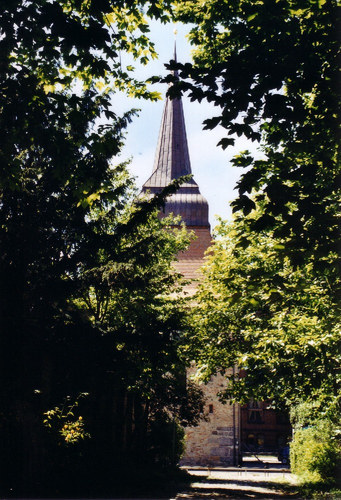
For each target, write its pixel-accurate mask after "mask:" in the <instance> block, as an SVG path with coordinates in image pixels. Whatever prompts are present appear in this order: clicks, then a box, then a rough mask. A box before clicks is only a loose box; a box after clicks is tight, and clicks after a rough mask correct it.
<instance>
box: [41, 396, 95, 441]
mask: <svg viewBox="0 0 341 500" xmlns="http://www.w3.org/2000/svg"><path fill="white" fill-rule="evenodd" d="M86 396H88V394H86V393H82V394H80V395H79V396H78V397H77V399H76V400H75V401H74V402H72V401H70V399H71V398H70V397H67V398H66V399H65V401H64V403H63V405H62V407H59V406H56V407H55V408H53V409H52V410H48V411H46V412H45V413H44V416H45V420H44V421H43V423H44V425H45V426H46V427H47V428H48V429H50V430H51V431H52V432H54V433H57V434H58V437H59V443H61V442H63V443H66V444H75V443H78V442H79V441H80V440H81V439H86V438H90V437H91V436H90V434H89V433H87V432H85V428H84V420H83V417H82V415H79V416H78V417H77V416H76V415H75V409H76V408H77V407H78V400H79V399H80V398H82V397H86ZM60 439H61V440H60Z"/></svg>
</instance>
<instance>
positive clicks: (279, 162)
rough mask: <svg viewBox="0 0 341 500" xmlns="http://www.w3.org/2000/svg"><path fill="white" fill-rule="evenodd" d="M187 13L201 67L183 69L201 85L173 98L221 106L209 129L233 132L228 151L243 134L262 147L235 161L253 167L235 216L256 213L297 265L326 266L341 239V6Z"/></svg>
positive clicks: (253, 223) (294, 4)
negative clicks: (340, 203)
mask: <svg viewBox="0 0 341 500" xmlns="http://www.w3.org/2000/svg"><path fill="white" fill-rule="evenodd" d="M177 8H178V18H179V20H181V21H184V22H188V23H191V24H192V28H191V32H190V35H189V38H190V41H191V43H192V44H193V46H194V47H195V50H194V52H193V57H194V63H193V64H189V63H186V64H185V65H181V64H177V68H178V70H179V71H180V76H181V77H182V78H185V79H186V78H187V77H188V78H190V79H191V80H188V79H187V80H186V81H182V82H180V83H179V84H178V85H177V84H176V82H175V85H174V86H172V87H171V89H170V92H171V93H172V94H175V93H177V92H182V91H186V90H187V91H189V95H190V97H191V99H195V100H199V101H201V100H202V99H207V101H209V102H212V103H214V104H215V106H216V108H215V109H216V112H217V114H216V116H214V117H212V118H210V119H207V120H206V121H205V122H204V123H205V128H208V129H211V128H214V127H216V126H217V125H221V126H222V127H223V128H225V129H226V137H224V138H222V140H221V141H220V145H221V146H222V147H223V148H225V147H227V146H228V145H229V144H233V142H234V137H235V136H244V137H246V138H247V139H250V140H252V141H260V143H261V146H262V153H263V155H262V156H263V157H262V159H261V160H255V158H253V156H252V155H251V154H250V153H248V152H246V153H241V154H240V155H238V156H237V157H236V158H234V159H233V164H234V165H235V166H237V167H248V170H247V171H246V172H244V173H242V175H241V178H240V181H239V182H238V184H237V188H238V191H239V197H238V198H237V199H236V200H235V201H234V202H233V209H234V211H235V212H239V214H238V217H244V216H245V215H247V214H249V213H250V212H251V211H252V212H253V214H254V217H253V218H252V219H248V227H249V228H250V229H251V230H252V231H255V232H258V231H262V230H264V229H265V230H266V229H267V228H270V229H274V231H275V233H274V234H275V236H276V237H277V238H283V240H284V244H285V249H284V251H285V253H286V255H288V256H289V257H290V258H291V260H292V262H294V263H295V264H297V263H300V262H302V260H304V257H306V256H313V257H314V258H315V260H316V265H318V266H322V265H324V262H323V261H321V258H323V257H326V256H328V258H329V259H330V258H331V253H333V252H336V251H337V240H338V236H339V229H338V224H339V218H338V207H337V199H338V197H337V191H338V186H339V182H338V179H339V175H340V162H339V136H338V128H339V109H340V92H339V64H338V62H337V60H338V59H337V58H338V57H339V37H338V33H337V31H338V26H339V24H340V21H339V20H340V6H339V4H338V2H337V1H336V0H330V1H329V0H328V1H315V0H300V1H296V0H283V1H274V0H264V1H263V0H262V1H257V2H250V1H249V0H241V1H237V2H231V1H230V0H223V1H221V0H208V1H199V2H197V1H193V2H192V1H187V2H177ZM253 191H254V192H255V193H256V195H255V197H252V196H251V193H252V192H253ZM259 206H262V211H261V212H259V211H258V212H257V211H256V210H255V208H256V207H259ZM243 240H244V244H248V242H249V241H250V240H252V234H251V236H250V234H249V232H248V231H247V232H246V233H245V235H244V236H243ZM335 260H336V256H335V255H334V257H333V259H332V261H333V262H335ZM328 265H330V262H328Z"/></svg>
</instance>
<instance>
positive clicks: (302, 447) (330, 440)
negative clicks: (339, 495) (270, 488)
mask: <svg viewBox="0 0 341 500" xmlns="http://www.w3.org/2000/svg"><path fill="white" fill-rule="evenodd" d="M290 460H291V470H292V472H293V473H294V474H296V475H298V476H299V477H300V478H301V479H303V480H304V482H313V483H320V484H326V485H327V484H334V483H335V480H336V471H337V468H338V467H339V465H340V461H341V453H340V443H339V442H338V440H337V438H336V435H335V432H334V431H333V427H332V424H331V422H329V421H328V420H319V421H316V422H315V423H314V425H312V426H309V427H305V428H301V429H298V430H296V431H295V433H294V438H293V441H292V443H291V447H290Z"/></svg>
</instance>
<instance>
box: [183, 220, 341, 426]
mask: <svg viewBox="0 0 341 500" xmlns="http://www.w3.org/2000/svg"><path fill="white" fill-rule="evenodd" d="M247 226H248V222H247V221H246V222H245V223H243V222H240V221H235V222H232V223H224V222H222V221H221V223H220V225H219V226H218V228H217V235H218V239H217V240H216V241H215V243H214V246H213V249H212V254H211V255H210V256H209V258H208V262H207V264H206V267H205V268H204V280H203V282H202V284H201V286H200V287H199V292H198V294H197V300H198V306H197V308H196V321H193V323H192V324H194V325H195V326H194V327H193V328H194V332H195V334H193V332H192V333H191V338H192V339H193V343H192V351H191V355H192V356H193V357H194V358H195V359H196V360H197V363H198V369H199V371H200V373H201V376H204V377H205V378H209V377H210V376H211V375H213V374H214V373H216V372H217V371H222V373H224V372H225V371H226V369H227V368H228V367H232V366H238V367H239V369H240V371H236V372H235V374H233V375H231V376H230V377H228V382H227V386H226V388H225V389H223V390H222V394H223V397H224V398H227V399H228V398H232V399H233V400H237V401H240V402H247V401H248V400H249V399H250V398H254V399H258V400H266V401H269V402H271V403H272V404H273V406H274V407H277V408H281V407H282V408H285V409H287V410H288V409H290V408H291V407H294V406H297V405H298V404H299V403H300V402H302V401H305V402H306V404H308V403H309V402H310V403H312V407H313V408H314V411H315V412H318V413H319V415H320V416H321V415H327V416H328V417H331V418H335V419H337V415H338V409H339V406H340V401H339V390H340V380H339V375H338V367H339V364H340V353H339V339H340V324H339V315H340V310H339V303H338V292H339V289H340V280H339V278H337V279H335V276H334V274H333V271H332V270H331V269H324V271H323V272H321V273H319V274H318V275H317V274H316V272H315V271H314V266H313V262H312V260H311V261H310V262H309V261H307V262H306V263H305V265H302V266H300V267H294V266H293V265H292V263H291V262H290V259H289V258H288V257H286V258H284V259H281V258H279V257H278V247H279V246H281V244H280V242H279V240H278V239H276V238H274V236H273V234H269V233H268V232H260V233H258V234H257V235H253V238H252V243H251V244H250V245H248V246H247V247H246V248H240V247H239V246H238V234H240V233H241V232H243V231H245V230H247Z"/></svg>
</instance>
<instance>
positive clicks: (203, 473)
mask: <svg viewBox="0 0 341 500" xmlns="http://www.w3.org/2000/svg"><path fill="white" fill-rule="evenodd" d="M187 472H188V473H189V474H190V475H191V476H192V477H193V482H192V483H191V486H190V488H188V489H186V490H185V491H183V492H181V493H178V495H177V496H176V497H175V498H176V500H185V499H191V500H195V499H198V500H199V499H207V500H209V499H212V500H220V499H221V500H224V499H233V498H236V499H239V498H245V499H248V498H264V499H266V498H269V499H271V498H272V499H282V500H285V499H293V498H298V494H297V493H296V492H295V478H294V476H292V475H291V474H290V471H289V470H288V469H285V468H283V465H282V464H280V463H279V462H278V461H277V459H275V458H273V460H270V461H269V462H268V463H266V464H265V468H260V467H259V462H258V464H255V463H247V464H245V463H243V467H241V468H233V467H230V468H207V467H204V468H194V467H189V468H187ZM291 492H292V493H291Z"/></svg>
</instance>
